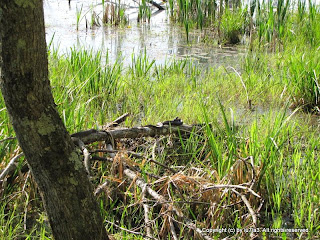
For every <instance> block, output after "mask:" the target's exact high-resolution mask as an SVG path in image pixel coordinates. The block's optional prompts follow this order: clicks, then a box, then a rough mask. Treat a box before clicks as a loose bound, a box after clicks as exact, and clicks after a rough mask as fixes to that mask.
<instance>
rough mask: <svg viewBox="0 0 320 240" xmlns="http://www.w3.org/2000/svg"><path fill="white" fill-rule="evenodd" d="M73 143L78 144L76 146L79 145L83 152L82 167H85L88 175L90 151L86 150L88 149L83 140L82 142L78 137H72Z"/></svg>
mask: <svg viewBox="0 0 320 240" xmlns="http://www.w3.org/2000/svg"><path fill="white" fill-rule="evenodd" d="M72 140H73V142H74V143H76V144H77V145H78V147H80V149H81V150H82V152H83V158H84V159H83V163H84V167H85V168H86V171H87V173H88V176H90V169H91V165H90V158H91V156H90V152H89V151H88V149H87V148H86V145H84V142H82V141H81V140H80V139H79V138H73V139H72Z"/></svg>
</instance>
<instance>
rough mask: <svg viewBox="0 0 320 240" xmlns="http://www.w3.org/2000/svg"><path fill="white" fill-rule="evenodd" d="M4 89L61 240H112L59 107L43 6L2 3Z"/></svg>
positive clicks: (15, 0) (26, 1)
mask: <svg viewBox="0 0 320 240" xmlns="http://www.w3.org/2000/svg"><path fill="white" fill-rule="evenodd" d="M0 85H1V90H2V94H3V97H4V99H5V103H6V106H7V111H8V113H9V116H10V119H11V122H12V124H13V127H14V130H15V132H16V136H17V139H18V141H19V144H20V146H21V148H22V150H23V152H24V153H25V156H26V159H27V161H28V164H29V166H30V169H31V170H32V174H33V176H34V178H35V180H36V182H37V184H38V188H39V191H40V193H41V197H42V200H43V203H44V207H45V209H46V211H47V214H48V217H49V221H50V225H51V228H52V233H53V236H54V238H55V239H56V240H59V239H63V240H66V239H74V240H78V239H79V240H80V239H81V240H82V239H86V240H87V239H94V240H98V239H108V236H107V232H106V230H105V227H104V225H103V220H102V217H101V214H100V211H99V208H98V204H97V202H96V200H95V198H94V197H93V189H92V186H91V184H90V182H89V179H88V177H87V174H86V172H85V169H84V166H83V164H82V161H81V156H80V155H79V152H78V150H77V149H76V148H75V146H74V144H73V142H72V141H71V137H70V135H69V133H68V132H67V130H66V128H65V126H64V124H63V122H62V120H61V118H60V116H59V114H58V112H57V110H56V108H55V104H54V100H53V96H52V93H51V88H50V82H49V79H48V61H47V49H46V42H45V28H44V16H43V6H42V0H0Z"/></svg>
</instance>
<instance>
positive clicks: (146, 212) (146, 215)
mask: <svg viewBox="0 0 320 240" xmlns="http://www.w3.org/2000/svg"><path fill="white" fill-rule="evenodd" d="M146 192H147V189H146V188H145V187H144V188H143V189H142V206H143V210H144V222H145V225H146V232H147V237H149V238H152V234H151V232H152V229H151V227H150V220H149V205H148V204H147V203H146V202H145V198H146Z"/></svg>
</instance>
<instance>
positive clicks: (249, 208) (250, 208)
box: [231, 189, 257, 237]
mask: <svg viewBox="0 0 320 240" xmlns="http://www.w3.org/2000/svg"><path fill="white" fill-rule="evenodd" d="M231 190H232V191H233V192H234V193H236V194H237V195H239V196H240V197H241V199H242V201H243V202H244V204H245V205H246V206H247V208H248V210H249V213H250V215H251V218H252V222H253V227H254V228H256V227H257V215H256V213H255V212H254V211H253V209H252V207H251V205H250V203H249V201H248V199H247V198H246V196H245V195H243V194H241V193H239V192H238V191H236V190H234V189H231ZM250 236H251V237H254V232H251V234H250Z"/></svg>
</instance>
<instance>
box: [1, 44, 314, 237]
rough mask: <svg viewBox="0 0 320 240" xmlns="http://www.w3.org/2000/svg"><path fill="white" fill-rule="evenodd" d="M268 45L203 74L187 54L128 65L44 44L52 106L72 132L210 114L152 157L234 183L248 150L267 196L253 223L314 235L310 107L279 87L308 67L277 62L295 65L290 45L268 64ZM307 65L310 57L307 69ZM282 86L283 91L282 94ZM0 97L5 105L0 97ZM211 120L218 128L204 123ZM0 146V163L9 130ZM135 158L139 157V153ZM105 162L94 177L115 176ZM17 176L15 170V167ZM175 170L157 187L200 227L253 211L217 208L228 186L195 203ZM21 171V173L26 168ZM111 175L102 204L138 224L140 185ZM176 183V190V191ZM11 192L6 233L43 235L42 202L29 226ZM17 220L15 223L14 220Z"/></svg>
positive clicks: (128, 223) (245, 171)
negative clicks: (296, 104)
mask: <svg viewBox="0 0 320 240" xmlns="http://www.w3.org/2000/svg"><path fill="white" fill-rule="evenodd" d="M268 54H269V53H267V54H263V53H256V54H249V55H248V56H247V58H246V59H244V63H243V70H242V71H241V72H242V73H241V75H240V73H237V72H235V71H230V70H229V69H222V68H221V69H211V70H210V71H207V72H206V73H201V74H200V72H201V71H200V69H199V67H196V66H194V65H193V64H192V62H190V61H188V60H184V61H176V60H173V61H171V62H168V63H166V64H165V65H163V66H158V65H156V64H155V62H154V61H153V60H149V59H148V58H147V57H146V54H145V53H142V54H141V55H139V56H133V57H132V64H131V65H130V66H129V67H126V68H125V67H123V66H122V64H121V61H120V60H119V61H118V62H115V63H112V64H111V63H109V61H108V59H105V58H104V57H102V55H101V53H99V52H98V53H93V52H91V51H84V50H81V51H76V50H75V49H73V50H72V51H71V52H70V53H69V55H67V56H58V55H57V54H55V51H51V53H50V59H49V60H50V61H49V62H50V80H51V85H52V88H53V94H54V97H55V101H56V104H57V105H58V109H59V112H60V113H61V116H62V118H63V120H64V123H65V124H66V126H67V128H68V130H69V131H70V132H75V131H79V130H83V129H88V128H96V127H97V126H98V125H103V124H105V123H107V122H109V121H111V120H112V119H114V118H116V117H117V116H119V115H121V114H123V113H125V112H129V113H130V114H131V117H130V118H129V119H128V120H127V121H126V125H127V126H134V125H144V124H155V123H157V122H160V121H164V120H168V119H172V118H174V117H176V116H179V117H181V118H182V119H183V120H184V121H185V122H186V123H198V122H205V123H207V124H208V125H207V128H206V130H205V134H204V135H198V134H191V135H190V136H189V137H187V138H185V137H183V136H180V138H178V139H177V141H176V140H174V144H175V147H173V148H170V147H168V146H170V144H172V143H170V142H171V141H172V139H171V140H170V138H167V137H165V138H163V139H162V140H161V142H160V144H161V145H162V144H164V146H167V147H165V148H164V150H163V152H162V154H160V155H158V156H156V158H157V159H156V160H157V161H159V162H162V163H163V164H165V165H172V166H175V165H178V166H181V165H183V166H186V169H191V168H192V167H193V168H198V169H202V171H204V173H203V174H205V175H203V176H205V177H203V178H204V179H206V181H210V182H212V183H216V184H223V183H227V182H228V183H229V184H240V183H243V182H246V181H248V179H250V176H251V171H250V169H249V168H248V165H245V164H244V163H243V162H242V161H241V160H240V159H246V158H248V157H249V156H251V159H252V161H253V164H254V167H255V171H256V173H255V174H256V181H255V185H254V188H253V189H254V190H255V191H256V192H257V193H258V194H259V195H261V197H262V198H263V199H264V200H265V203H264V204H263V207H262V209H261V210H260V215H261V218H260V221H259V226H260V227H269V228H283V227H285V226H289V227H290V228H308V231H309V232H308V233H307V234H304V235H301V236H302V237H303V238H306V237H309V238H312V237H313V236H318V235H317V234H318V232H319V228H320V215H319V213H318V211H317V209H318V208H319V197H318V192H319V190H320V186H319V182H320V181H319V180H320V175H319V170H320V164H319V161H318V156H319V142H320V137H319V132H320V131H319V128H317V127H312V126H311V125H310V124H309V122H308V121H309V120H308V119H310V117H311V116H309V115H306V114H304V113H302V112H301V111H300V112H299V111H298V112H288V109H287V106H288V103H290V99H291V97H290V94H291V92H290V91H289V90H286V91H283V89H285V88H286V89H291V88H290V84H293V83H291V82H290V84H289V82H288V81H289V80H291V79H292V78H290V76H291V74H293V73H292V72H294V70H295V71H296V72H297V73H296V74H300V75H301V74H302V75H303V74H305V72H306V71H307V69H305V68H299V67H297V68H294V69H291V68H290V67H289V68H288V69H289V70H288V71H284V72H281V71H279V69H281V68H280V66H279V65H281V64H286V63H288V64H289V65H290V64H291V65H292V64H293V63H292V58H294V56H292V54H291V56H292V58H285V59H284V58H283V55H281V57H279V56H278V55H276V54H275V55H272V56H271V57H272V58H273V59H274V60H275V61H274V62H273V63H272V64H270V62H269V61H268V58H270V55H268ZM283 54H286V53H283ZM277 59H278V62H277V61H276V60H277ZM281 59H282V60H281ZM283 59H284V60H283ZM308 59H310V58H308ZM291 65H290V66H291ZM309 65H310V64H309ZM313 67H314V66H313V65H311V66H310V69H312V68H313ZM299 71H300V72H299ZM310 71H311V70H310ZM239 76H241V80H239ZM293 76H295V75H293ZM244 86H246V90H245V88H244ZM281 94H282V97H279V95H281ZM248 98H250V100H251V101H252V103H253V108H254V109H255V110H254V111H251V110H249V109H248V105H247V99H248ZM219 99H220V100H219ZM1 101H3V100H2V99H1ZM1 104H2V108H3V107H4V105H3V102H1ZM0 114H1V123H2V135H1V139H4V138H6V137H9V136H14V133H13V130H12V127H11V126H10V124H9V122H8V119H7V115H6V111H5V109H3V110H2V111H1V112H0ZM209 123H210V124H211V126H213V129H215V130H213V129H212V128H210V127H209ZM146 141H147V142H146V143H145V145H146V146H147V149H145V150H143V151H142V153H145V154H147V155H148V152H149V153H150V151H151V149H152V146H153V145H154V143H152V140H146ZM149 141H150V142H149ZM168 144H169V145H168ZM0 146H1V154H2V156H3V159H4V160H2V162H1V166H5V164H6V162H7V161H8V160H9V158H10V156H11V155H12V154H13V150H14V149H15V148H16V146H17V145H16V142H15V140H8V141H4V142H1V143H0ZM149 156H151V155H149ZM136 161H138V163H139V161H141V160H136ZM109 169H110V165H109V164H108V163H100V164H99V168H98V170H97V172H96V174H97V177H98V176H109V177H110V176H112V174H111V173H110V170H109ZM143 171H145V172H151V173H154V174H158V175H159V174H160V175H161V174H168V173H165V171H164V169H163V168H161V167H160V166H156V167H152V166H151V165H150V164H146V165H144V168H143ZM190 171H191V170H186V172H185V174H187V175H188V176H189V177H192V173H191V172H192V171H191V172H190ZM209 173H210V174H209ZM240 173H241V174H240ZM212 174H213V175H212ZM239 174H240V175H239ZM15 176H16V178H17V179H20V177H19V173H16V175H15ZM115 177H116V176H115ZM193 177H195V176H193ZM98 179H99V178H98ZM146 179H147V178H146ZM204 179H202V180H201V181H204ZM178 180H179V178H177V179H176V180H175V179H173V180H171V181H173V182H172V183H171V182H170V181H169V182H166V183H165V182H163V183H161V184H160V185H159V186H158V187H160V189H161V188H162V189H163V190H164V189H166V188H168V190H170V192H171V198H172V199H174V200H175V201H177V202H181V203H177V204H178V206H180V207H181V208H182V209H186V212H185V215H186V216H188V217H190V218H191V219H194V220H195V221H197V223H198V226H199V227H206V228H225V227H238V228H239V227H241V228H245V227H248V226H249V225H248V224H249V223H250V221H249V222H247V221H244V220H241V219H242V218H239V217H240V216H242V215H244V214H246V208H227V209H224V208H222V206H223V205H228V204H230V203H231V202H233V201H235V199H234V198H235V196H234V195H233V194H232V193H231V192H228V193H227V194H226V195H225V196H224V197H222V198H221V200H219V202H218V203H219V204H218V207H217V208H216V209H215V210H213V209H211V210H210V209H208V208H207V207H206V205H201V204H200V205H199V206H196V207H195V206H194V204H191V203H183V202H192V201H195V200H196V199H195V198H194V197H192V196H193V194H191V193H192V191H195V189H196V188H195V189H193V188H188V187H186V186H185V187H184V183H183V181H187V180H185V179H184V180H179V181H180V182H179V181H178ZM19 181H23V178H22V179H20V180H19ZM28 181H30V180H28ZM175 181H176V182H175ZM177 181H178V182H177ZM188 181H189V180H188ZM226 181H227V182H226ZM117 185H118V183H116V182H114V181H113V180H112V178H111V180H110V186H109V189H110V191H111V193H110V194H111V195H110V197H111V198H108V197H104V196H101V197H100V206H101V210H102V211H103V212H104V214H105V217H106V219H107V220H108V221H111V222H115V223H117V224H118V225H120V226H122V227H123V228H127V229H130V228H133V227H135V226H139V225H141V224H143V209H142V208H141V207H139V205H137V204H136V201H137V199H139V197H140V194H139V192H140V190H139V189H138V188H137V189H135V188H131V190H129V189H128V190H126V189H125V188H123V189H122V190H116V189H117V187H116V186H117ZM19 186H21V185H19V184H18V185H15V187H12V188H9V189H8V190H7V191H6V192H5V193H4V195H3V197H5V196H6V195H7V194H13V193H15V192H16V191H19ZM173 186H175V187H174V188H173ZM176 188H178V189H180V190H179V191H178V192H177V190H176ZM122 191H123V192H122ZM124 192H126V194H125V195H126V198H125V199H126V200H124V195H123V194H124ZM178 193H179V194H178ZM181 194H182V195H181ZM215 194H218V193H215ZM164 195H166V194H165V193H164ZM32 196H37V197H39V196H38V195H32ZM213 196H215V195H213ZM213 196H210V194H209V195H208V196H207V199H202V201H208V200H209V199H211V198H212V197H213ZM217 196H219V195H217ZM30 198H31V196H30ZM111 199H113V200H111ZM219 199H220V197H219ZM210 201H214V200H212V199H211V200H210ZM250 201H251V204H252V206H253V208H254V209H257V208H258V207H259V200H257V199H254V198H250ZM9 202H10V204H9V203H8V204H5V203H4V204H3V205H2V209H3V211H2V213H1V214H0V218H2V219H3V220H0V222H2V224H1V229H2V232H3V234H5V235H6V236H12V237H10V239H14V236H16V235H24V236H29V238H33V237H35V236H37V237H38V238H40V239H46V238H47V237H50V230H49V229H48V227H47V223H45V221H43V215H42V214H41V210H40V211H39V210H37V211H36V212H37V213H36V214H34V215H32V216H33V217H34V218H35V220H34V223H33V226H32V227H31V228H30V229H27V230H24V229H23V217H22V216H21V214H22V215H23V214H24V212H23V208H24V207H23V206H25V204H23V203H21V201H20V200H17V199H11V200H10V201H9ZM31 203H32V202H31ZM20 204H22V209H21V207H20V208H19V210H18V209H17V208H12V207H13V206H19V205H20ZM30 206H31V207H30V210H29V211H30V213H27V214H30V215H31V212H32V211H33V210H32V209H42V206H41V204H39V202H38V201H35V203H34V204H30ZM219 206H220V207H219ZM21 211H22V212H21ZM158 211H159V209H154V210H153V212H152V213H151V217H153V218H156V216H158V214H159V212H158ZM129 216H135V218H133V219H131V218H130V217H129ZM4 219H7V221H4ZM14 221H15V224H13V223H12V222H14ZM163 221H164V220H163V219H161V218H160V219H158V220H157V221H155V222H154V223H153V228H154V231H156V232H157V233H158V234H160V235H161V234H164V233H161V231H160V229H162V228H161V227H162V226H164V225H163V224H165V222H163ZM205 223H206V224H205ZM107 226H108V229H109V231H110V232H111V233H115V236H116V237H117V236H118V237H119V238H128V239H130V238H132V239H134V238H135V237H134V236H133V235H132V234H130V233H127V232H125V231H121V230H119V229H118V228H117V227H114V226H112V225H111V224H107ZM187 232H188V231H187V229H186V228H181V229H180V234H181V236H184V237H185V238H186V239H188V238H189V237H190V236H189V237H188V234H187ZM166 234H169V233H166ZM270 234H271V233H270ZM270 234H269V235H268V234H267V237H268V236H269V237H270V236H276V235H278V236H280V237H281V236H282V237H283V236H284V235H283V233H272V234H271V235H270ZM120 236H121V237H120ZM225 236H226V234H224V233H220V234H216V235H215V237H218V238H220V237H225Z"/></svg>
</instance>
